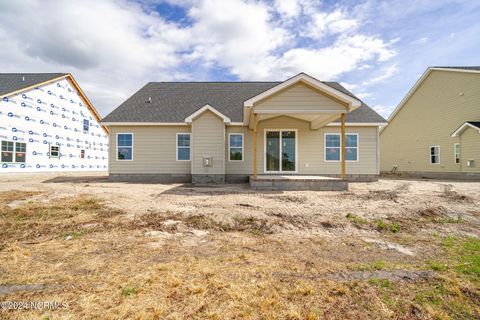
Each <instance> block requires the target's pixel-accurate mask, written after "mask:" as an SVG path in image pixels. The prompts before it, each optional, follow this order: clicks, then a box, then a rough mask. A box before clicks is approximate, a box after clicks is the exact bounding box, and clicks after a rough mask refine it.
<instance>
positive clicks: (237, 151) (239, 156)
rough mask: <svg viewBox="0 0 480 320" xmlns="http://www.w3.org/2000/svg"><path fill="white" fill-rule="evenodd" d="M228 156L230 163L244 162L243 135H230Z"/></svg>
mask: <svg viewBox="0 0 480 320" xmlns="http://www.w3.org/2000/svg"><path fill="white" fill-rule="evenodd" d="M228 154H229V160H230V161H242V160H243V133H230V134H229V135H228Z"/></svg>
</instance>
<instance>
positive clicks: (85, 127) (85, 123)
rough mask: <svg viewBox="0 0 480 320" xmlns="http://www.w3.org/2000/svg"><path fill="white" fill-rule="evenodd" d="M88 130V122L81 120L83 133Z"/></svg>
mask: <svg viewBox="0 0 480 320" xmlns="http://www.w3.org/2000/svg"><path fill="white" fill-rule="evenodd" d="M89 129H90V121H89V120H87V119H83V132H88V130H89Z"/></svg>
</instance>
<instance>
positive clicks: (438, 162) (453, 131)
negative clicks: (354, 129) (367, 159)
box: [380, 67, 480, 178]
mask: <svg viewBox="0 0 480 320" xmlns="http://www.w3.org/2000/svg"><path fill="white" fill-rule="evenodd" d="M388 122H389V124H388V126H386V127H385V128H383V129H382V131H381V134H380V140H381V149H380V150H381V170H382V171H385V172H402V173H408V174H409V175H413V176H417V177H431V178H480V67H431V68H428V69H427V70H426V71H425V73H424V74H423V75H422V76H421V77H420V79H419V80H418V81H417V82H416V83H415V85H414V86H413V88H412V89H411V90H410V91H409V92H408V94H407V95H406V96H405V98H403V100H402V101H401V102H400V104H399V105H398V107H397V108H396V109H395V110H394V111H393V113H392V115H391V116H390V117H389V119H388Z"/></svg>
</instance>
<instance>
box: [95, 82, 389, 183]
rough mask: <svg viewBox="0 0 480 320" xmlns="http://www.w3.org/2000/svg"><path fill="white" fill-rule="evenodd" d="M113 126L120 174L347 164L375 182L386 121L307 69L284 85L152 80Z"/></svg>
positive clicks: (196, 178) (198, 176)
mask: <svg viewBox="0 0 480 320" xmlns="http://www.w3.org/2000/svg"><path fill="white" fill-rule="evenodd" d="M342 114H343V115H346V117H345V116H343V117H342ZM341 118H343V119H344V120H345V118H346V122H345V121H344V123H345V127H346V139H343V140H342V139H341V134H342V130H341V127H342V126H341ZM103 123H104V124H105V125H107V126H108V127H109V129H110V147H111V149H110V158H109V159H110V160H109V174H110V177H111V179H117V180H124V179H125V180H131V179H140V180H145V179H154V180H158V181H179V182H181V181H193V182H220V183H221V182H224V181H226V182H234V181H248V177H249V176H250V175H254V176H255V177H256V175H257V174H259V175H260V174H261V175H282V176H283V175H308V176H312V175H315V176H318V175H321V176H337V177H339V176H341V175H342V167H343V165H344V168H345V170H344V172H343V173H345V174H346V176H347V177H348V178H350V179H355V180H363V181H372V180H375V179H377V176H378V173H379V160H378V132H379V126H381V125H384V124H385V120H384V119H383V118H382V117H381V116H380V115H378V114H377V113H376V112H375V111H373V110H372V109H370V108H369V107H368V106H367V105H365V104H364V103H362V102H361V101H360V100H359V99H357V98H356V97H355V96H354V95H353V94H352V93H350V92H349V91H348V90H346V89H345V88H343V87H342V86H341V85H340V84H338V83H336V82H322V81H319V80H317V79H315V78H313V77H311V76H308V75H306V74H304V73H301V74H299V75H297V76H295V77H293V78H290V79H288V80H286V81H284V82H151V83H148V84H147V85H146V86H145V87H143V88H142V89H140V90H139V91H138V92H137V93H135V94H134V95H133V96H132V97H130V98H129V99H128V100H126V101H125V102H124V103H123V104H121V105H120V106H119V107H118V108H117V109H115V110H114V111H113V112H112V113H110V114H109V115H108V116H106V117H105V118H104V119H103ZM342 141H344V142H345V145H344V147H345V148H344V151H345V152H343V153H342V149H343V148H342ZM342 158H345V159H343V160H344V161H342ZM342 164H343V165H342Z"/></svg>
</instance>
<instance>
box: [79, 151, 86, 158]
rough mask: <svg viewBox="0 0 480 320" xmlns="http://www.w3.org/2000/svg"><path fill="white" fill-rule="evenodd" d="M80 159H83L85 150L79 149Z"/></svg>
mask: <svg viewBox="0 0 480 320" xmlns="http://www.w3.org/2000/svg"><path fill="white" fill-rule="evenodd" d="M80 159H85V150H83V149H82V150H80Z"/></svg>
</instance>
